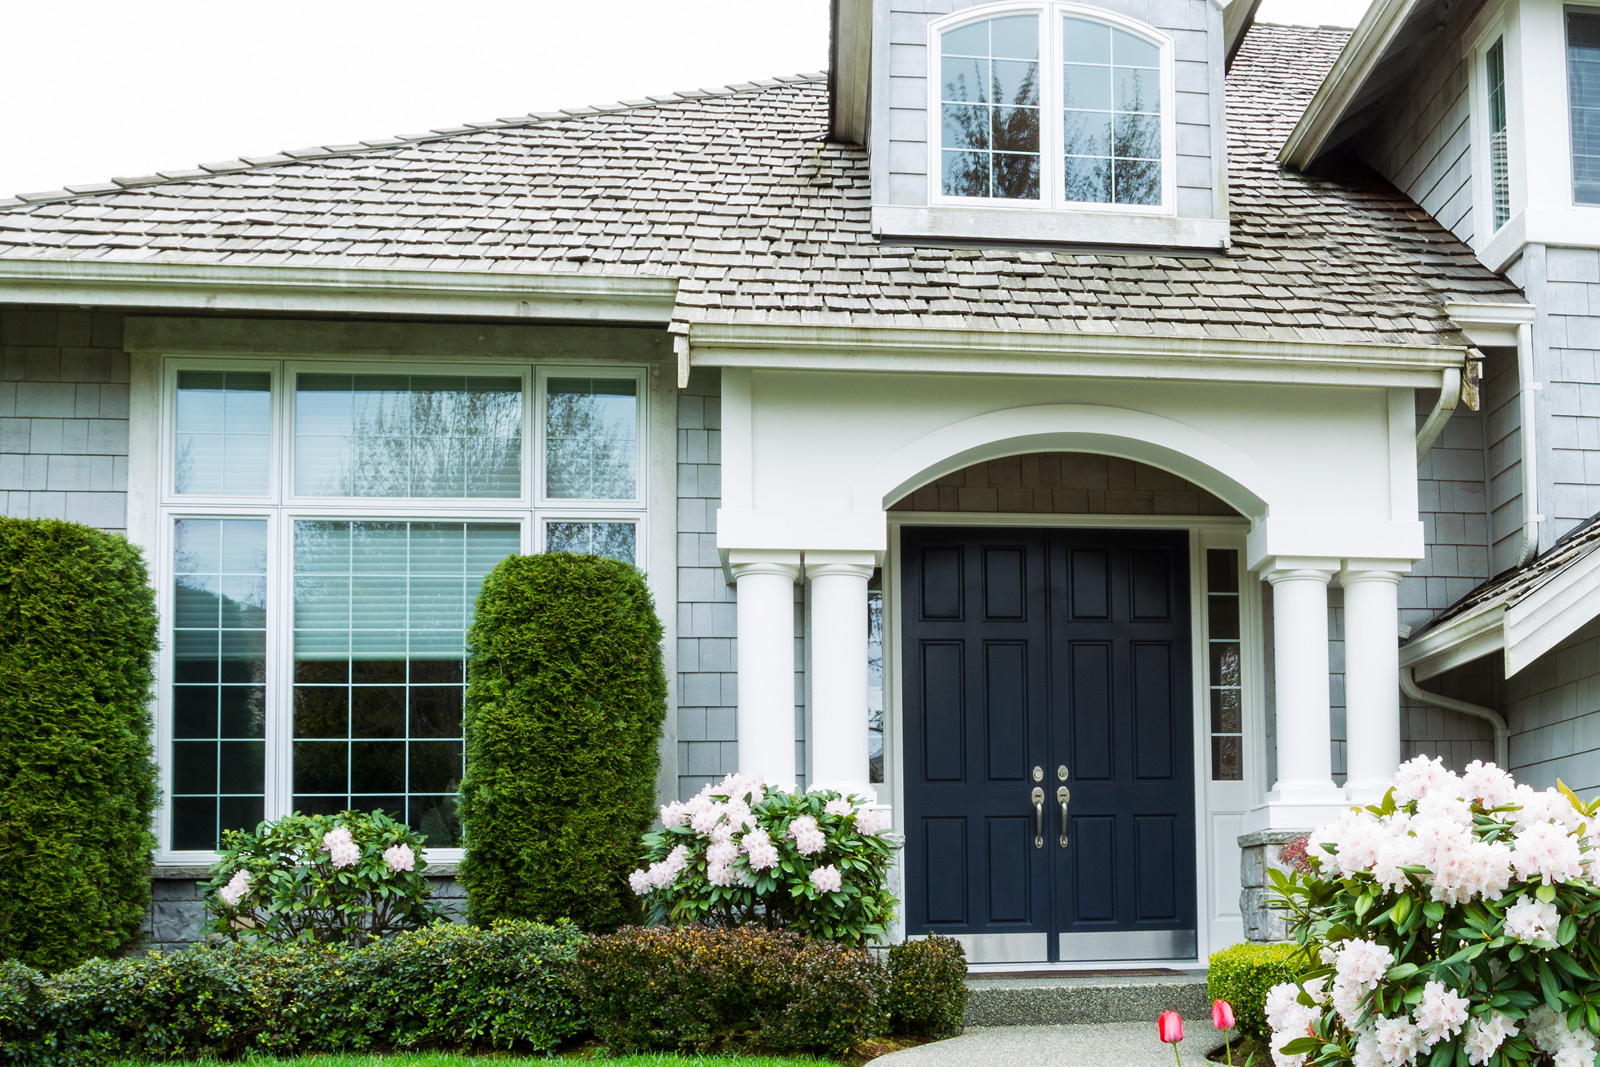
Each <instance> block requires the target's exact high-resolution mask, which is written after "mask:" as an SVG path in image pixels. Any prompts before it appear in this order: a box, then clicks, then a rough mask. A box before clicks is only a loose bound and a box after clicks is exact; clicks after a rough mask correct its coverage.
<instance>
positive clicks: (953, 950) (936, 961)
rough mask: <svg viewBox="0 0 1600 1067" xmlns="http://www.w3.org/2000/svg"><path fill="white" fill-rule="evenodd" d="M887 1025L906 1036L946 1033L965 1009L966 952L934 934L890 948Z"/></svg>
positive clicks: (957, 1028)
mask: <svg viewBox="0 0 1600 1067" xmlns="http://www.w3.org/2000/svg"><path fill="white" fill-rule="evenodd" d="M886 1007H887V1008H888V1011H889V1024H890V1025H891V1026H892V1027H894V1031H895V1033H898V1034H905V1035H907V1036H910V1037H935V1038H937V1037H951V1036H953V1035H955V1034H958V1033H960V1032H961V1017H962V1015H964V1014H965V1013H966V1010H967V953H966V950H965V949H963V948H962V947H961V943H960V942H959V941H956V940H955V939H954V938H949V937H940V936H938V935H937V934H935V935H933V936H931V937H928V938H925V939H922V940H917V941H903V942H901V943H900V944H898V945H895V946H893V947H892V948H890V949H889V994H888V1000H887V1002H886Z"/></svg>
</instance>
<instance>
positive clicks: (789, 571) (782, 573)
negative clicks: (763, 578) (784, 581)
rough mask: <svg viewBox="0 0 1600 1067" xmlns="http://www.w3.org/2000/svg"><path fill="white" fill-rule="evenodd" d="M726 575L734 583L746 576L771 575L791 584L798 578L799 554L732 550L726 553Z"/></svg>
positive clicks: (763, 550) (759, 550)
mask: <svg viewBox="0 0 1600 1067" xmlns="http://www.w3.org/2000/svg"><path fill="white" fill-rule="evenodd" d="M728 573H729V574H731V575H732V576H733V578H734V580H735V581H737V580H738V579H739V578H742V577H744V576H745V575H747V574H771V575H774V576H777V577H781V578H788V579H789V580H790V581H791V582H792V581H795V580H796V579H798V578H799V577H800V553H799V552H788V551H775V550H770V549H745V548H738V549H733V550H731V551H729V552H728Z"/></svg>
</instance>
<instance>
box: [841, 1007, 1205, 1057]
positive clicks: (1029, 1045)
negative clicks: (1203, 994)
mask: <svg viewBox="0 0 1600 1067" xmlns="http://www.w3.org/2000/svg"><path fill="white" fill-rule="evenodd" d="M1183 1029H1184V1040H1183V1043H1182V1044H1180V1045H1179V1046H1178V1051H1179V1053H1181V1054H1182V1056H1183V1061H1184V1064H1185V1067H1206V1064H1205V1058H1206V1055H1207V1054H1208V1053H1210V1052H1212V1051H1214V1050H1216V1049H1219V1048H1221V1047H1222V1043H1223V1042H1222V1036H1221V1035H1220V1034H1218V1033H1217V1031H1216V1030H1215V1029H1213V1028H1212V1026H1211V1019H1210V1017H1209V1016H1206V1017H1204V1018H1200V1019H1193V1018H1186V1019H1185V1020H1184V1026H1183ZM869 1067H1175V1065H1174V1063H1173V1058H1172V1046H1170V1045H1163V1044H1162V1043H1161V1038H1160V1037H1159V1036H1158V1035H1157V1034H1156V1021H1155V1020H1154V1019H1151V1020H1150V1021H1149V1022H1147V1023H1081V1024H1073V1025H1065V1026H969V1027H967V1029H966V1031H965V1032H964V1033H963V1034H962V1035H961V1036H960V1037H952V1038H949V1039H948V1040H945V1041H935V1042H933V1043H932V1044H930V1045H921V1046H919V1047H917V1048H908V1049H901V1050H900V1051H899V1052H891V1053H889V1054H888V1055H887V1056H879V1057H878V1058H877V1059H875V1060H872V1061H871V1063H870V1064H869Z"/></svg>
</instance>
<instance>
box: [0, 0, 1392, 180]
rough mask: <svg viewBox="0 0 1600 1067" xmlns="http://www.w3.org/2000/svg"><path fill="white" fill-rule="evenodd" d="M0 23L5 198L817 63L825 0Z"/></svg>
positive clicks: (151, 7)
mask: <svg viewBox="0 0 1600 1067" xmlns="http://www.w3.org/2000/svg"><path fill="white" fill-rule="evenodd" d="M1368 2H1369V0H1263V3H1262V5H1261V12H1260V18H1261V19H1262V20H1263V21H1268V22H1285V23H1298V24H1302V25H1354V24H1355V22H1356V21H1357V20H1358V19H1359V18H1360V16H1361V13H1362V12H1363V11H1364V10H1365V9H1366V6H1367V3H1368ZM5 22H6V28H5V38H6V43H7V47H6V49H5V51H6V57H5V61H4V62H3V63H0V197H4V196H8V195H11V194H12V193H17V192H36V191H43V190H49V189H59V188H62V187H63V186H67V185H88V184H93V183H96V182H103V181H105V180H106V179H108V178H111V177H113V176H131V175H140V174H151V173H154V172H156V171H161V170H183V169H187V168H191V167H193V166H195V165H196V164H198V163H202V162H211V161H216V160H224V159H233V158H236V157H238V156H257V155H268V154H270V153H272V152H275V151H278V150H280V149H285V148H304V147H307V146H310V145H320V144H343V143H349V142H352V141H357V140H361V139H371V138H376V137H386V136H389V135H392V134H401V133H421V132H423V131H425V130H428V129H431V128H434V127H440V126H456V125H460V124H462V123H465V122H478V121H484V120H487V119H494V118H501V117H506V116H512V115H521V114H526V113H527V112H530V111H549V110H554V109H556V108H560V107H574V106H579V105H583V104H591V103H603V102H609V101H614V100H621V99H631V98H636V97H642V96H645V95H647V94H652V93H654V94H660V93H664V92H671V91H673V90H676V89H694V88H701V87H705V86H717V85H724V84H727V83H728V82H739V81H748V80H752V79H757V78H765V77H770V76H772V75H774V74H798V73H803V72H810V71H815V70H820V69H822V68H823V67H824V66H825V65H826V63H827V41H828V0H607V2H605V3H599V2H596V0H453V2H452V3H449V4H440V3H438V2H437V0H427V2H423V0H386V2H385V3H381V4H380V3H373V2H370V0H368V2H361V0H273V2H272V3H270V4H245V3H238V2H233V3H228V2H222V3H219V2H218V0H142V2H129V0H79V2H77V3H71V4H67V3H56V2H48V0H46V2H42V3H39V2H36V3H22V2H18V3H15V4H12V5H9V10H8V11H7V14H6V18H5Z"/></svg>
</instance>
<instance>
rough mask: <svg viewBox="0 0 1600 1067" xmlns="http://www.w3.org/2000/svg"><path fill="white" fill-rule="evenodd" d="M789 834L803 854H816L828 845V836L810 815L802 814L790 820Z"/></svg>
mask: <svg viewBox="0 0 1600 1067" xmlns="http://www.w3.org/2000/svg"><path fill="white" fill-rule="evenodd" d="M789 836H790V837H792V838H794V847H795V848H796V849H798V850H799V851H800V855H802V856H815V855H816V854H817V853H818V852H821V851H822V850H823V849H825V848H827V847H828V838H827V836H826V835H824V834H823V832H822V829H821V828H820V827H819V826H817V820H816V819H815V818H813V817H812V816H810V815H800V816H797V817H795V818H794V819H791V820H790V821H789Z"/></svg>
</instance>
